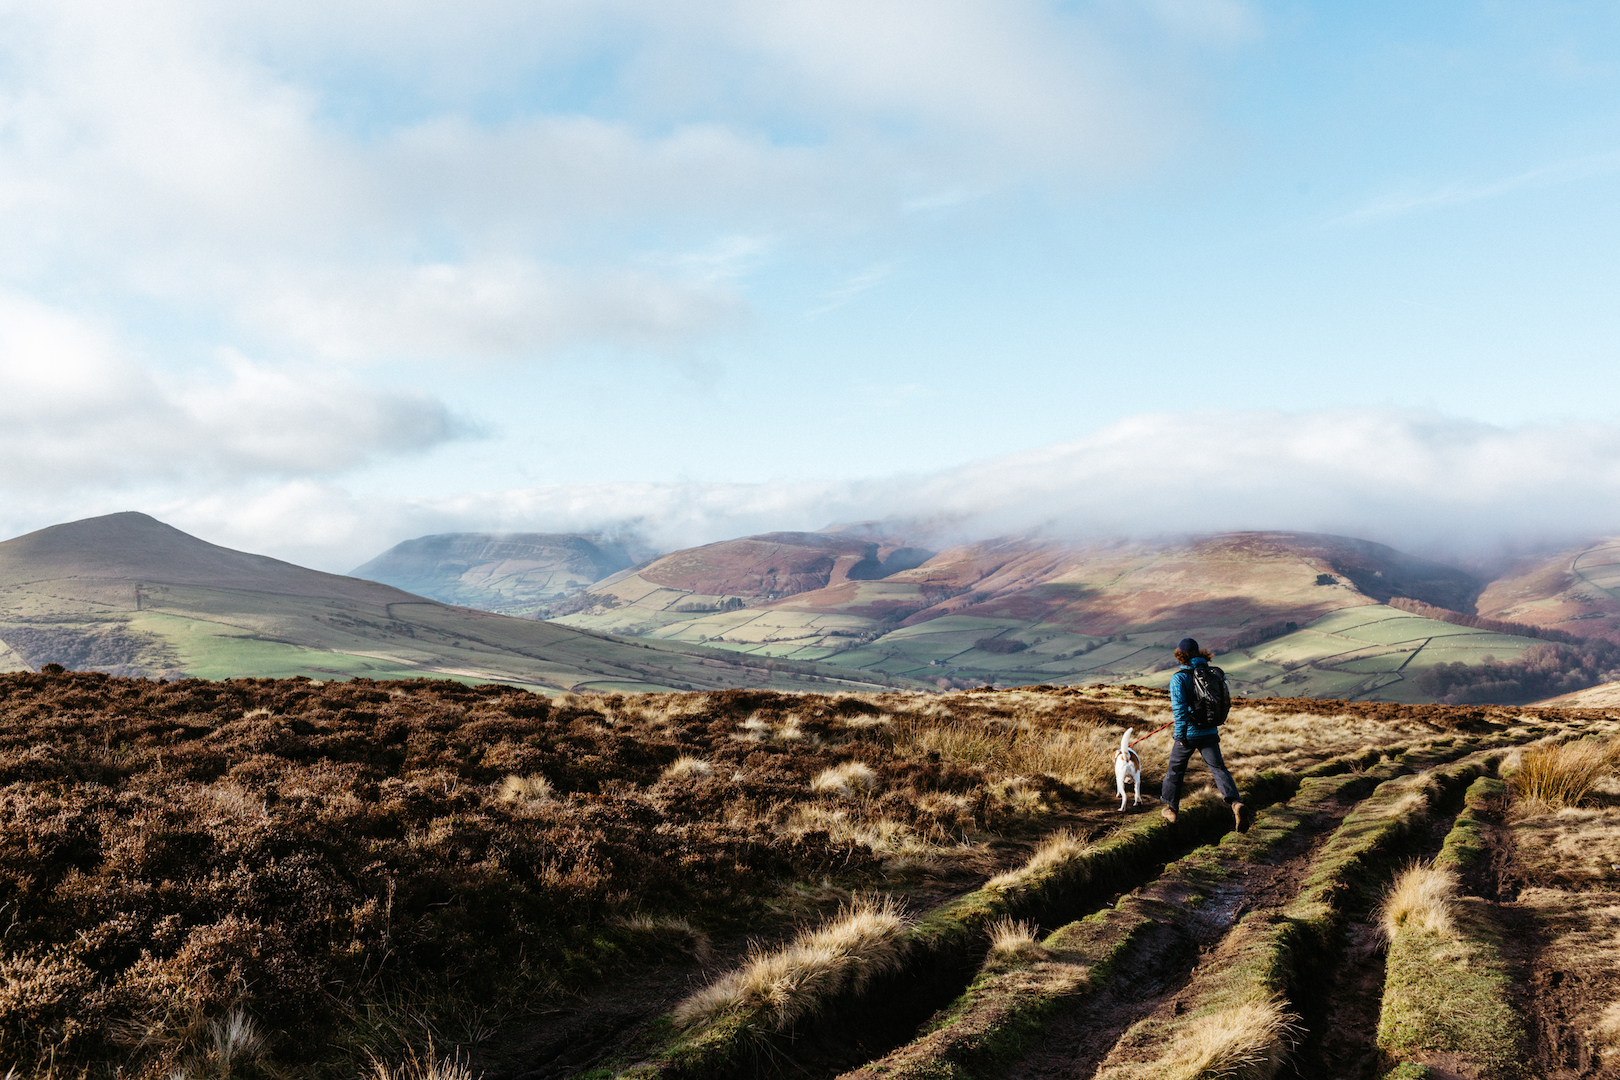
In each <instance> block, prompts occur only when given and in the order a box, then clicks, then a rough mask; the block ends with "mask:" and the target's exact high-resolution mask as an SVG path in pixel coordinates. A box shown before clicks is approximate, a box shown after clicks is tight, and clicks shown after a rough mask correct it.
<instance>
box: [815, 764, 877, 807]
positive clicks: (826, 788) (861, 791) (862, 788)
mask: <svg viewBox="0 0 1620 1080" xmlns="http://www.w3.org/2000/svg"><path fill="white" fill-rule="evenodd" d="M877 786H878V774H877V770H875V769H873V768H872V766H870V765H867V764H865V763H863V762H859V761H846V762H845V763H844V764H842V765H837V766H834V767H833V768H831V769H823V770H821V772H819V773H817V774H816V777H815V779H813V780H811V781H810V790H811V791H815V792H820V793H822V794H827V795H838V796H840V797H842V798H845V799H848V798H852V797H854V796H856V795H870V794H871V793H872V792H874V791H876V790H877Z"/></svg>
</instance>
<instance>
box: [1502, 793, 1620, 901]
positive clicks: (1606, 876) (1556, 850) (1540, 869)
mask: <svg viewBox="0 0 1620 1080" xmlns="http://www.w3.org/2000/svg"><path fill="white" fill-rule="evenodd" d="M1514 844H1515V847H1516V851H1515V857H1516V861H1517V862H1518V863H1519V865H1520V867H1521V868H1523V869H1524V870H1525V871H1526V872H1528V873H1530V874H1533V875H1534V876H1535V878H1536V880H1539V881H1545V882H1552V883H1562V884H1568V885H1573V886H1586V885H1598V884H1611V883H1612V882H1613V881H1614V880H1615V878H1616V876H1620V807H1584V806H1583V807H1574V806H1569V807H1565V808H1564V809H1562V810H1559V811H1557V812H1554V813H1546V812H1544V813H1540V814H1521V815H1519V816H1518V817H1517V819H1516V820H1515V822H1514Z"/></svg>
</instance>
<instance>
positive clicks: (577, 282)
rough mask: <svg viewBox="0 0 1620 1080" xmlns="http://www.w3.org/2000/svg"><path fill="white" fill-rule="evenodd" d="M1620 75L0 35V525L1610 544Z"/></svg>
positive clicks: (1025, 12)
mask: <svg viewBox="0 0 1620 1080" xmlns="http://www.w3.org/2000/svg"><path fill="white" fill-rule="evenodd" d="M1617 62H1620V9H1616V8H1614V7H1613V6H1612V5H1604V4H1597V3H1550V2H1549V3H1511V4H1510V3H1461V2H1457V3H1439V2H1437V3H1429V4H1422V5H1412V4H1395V3H1363V4H1354V5H1346V4H1329V3H1243V2H1241V0H1140V2H1127V0H1094V2H1090V3H1041V2H1036V0H864V2H857V0H821V2H810V0H782V2H780V3H772V4H758V3H755V4H745V3H739V2H735V0H689V2H686V3H667V2H666V3H652V2H650V0H600V2H586V0H549V2H540V3H535V2H529V3H516V2H508V0H467V2H463V3H458V4H456V5H449V4H413V3H409V2H406V3H392V4H381V3H376V2H374V0H323V2H322V3H320V4H315V3H312V2H307V0H287V2H283V3H278V4H276V5H268V4H263V5H259V4H246V3H238V4H231V5H225V4H208V3H201V2H198V0H157V2H153V3H150V4H142V5H139V6H138V7H134V6H130V5H119V4H115V3H111V2H105V0H87V2H77V3H49V4H46V3H19V4H0V229H3V230H4V235H6V236H7V238H8V242H7V244H6V245H4V249H3V250H0V375H4V376H5V379H6V382H7V383H8V384H9V385H10V387H11V390H10V392H9V393H8V395H7V396H6V399H5V400H3V401H0V449H3V450H4V452H5V454H6V457H7V458H8V460H9V461H10V468H9V469H7V470H6V471H5V475H4V476H3V477H0V492H3V494H4V495H5V496H6V498H5V500H4V503H3V505H4V509H3V510H0V526H3V527H4V531H5V532H6V533H7V535H10V534H15V533H17V532H21V531H25V530H27V529H30V528H36V527H39V526H42V525H46V524H51V523H53V522H55V521H60V520H67V519H71V518H75V517H81V516H85V515H87V514H92V513H100V512H106V511H109V510H116V509H126V508H137V509H144V510H148V511H149V512H153V513H157V514H159V515H160V516H163V517H165V519H167V520H170V521H173V522H174V523H175V524H178V525H180V526H182V527H185V528H190V529H192V530H194V531H196V532H198V533H199V534H201V535H204V536H206V537H208V538H210V539H215V540H218V541H220V542H225V543H231V544H233V545H236V546H242V547H248V548H251V549H254V550H261V551H267V552H270V553H273V554H280V555H283V556H285V557H289V558H296V559H299V560H301V561H306V562H310V563H312V564H314V565H319V566H322V567H323V568H328V569H339V570H341V569H346V568H347V567H348V566H352V565H355V564H356V563H358V562H361V561H363V560H364V559H366V558H368V557H370V555H372V554H375V553H376V551H377V550H380V549H381V548H382V547H386V546H387V545H389V544H391V543H393V542H396V541H397V540H400V539H405V538H407V537H409V536H412V535H417V534H419V533H422V532H428V531H443V530H447V529H462V528H465V529H543V530H549V529H589V528H599V527H604V526H608V525H612V524H614V523H616V522H623V521H632V522H634V523H635V525H636V527H637V528H640V529H642V530H643V531H644V532H646V533H647V534H648V535H649V536H651V537H652V538H653V539H654V540H655V542H659V543H663V544H675V543H691V542H698V541H702V540H708V539H715V538H718V537H721V536H725V535H733V534H735V533H737V532H741V531H748V530H751V529H763V528H772V527H784V528H796V527H818V526H820V525H822V524H825V523H826V522H827V521H829V520H833V519H836V518H842V517H848V516H855V517H882V516H885V515H888V514H907V515H925V516H926V515H929V514H932V513H937V514H946V515H949V516H951V517H952V519H953V520H962V521H972V522H977V524H976V525H974V526H973V527H976V528H982V529H989V528H995V529H1023V528H1032V527H1041V526H1047V527H1054V526H1055V525H1056V524H1061V525H1062V527H1065V528H1073V529H1077V530H1090V531H1100V530H1113V531H1133V532H1141V531H1154V530H1164V529H1180V528H1275V527H1283V528H1307V529H1317V528H1321V529H1335V530H1338V531H1348V532H1354V533H1357V534H1360V535H1368V536H1371V537H1373V538H1376V539H1385V540H1390V541H1393V542H1397V543H1403V544H1411V545H1414V546H1419V547H1423V548H1425V549H1426V550H1442V549H1445V548H1447V547H1448V546H1450V547H1457V548H1461V547H1467V546H1470V545H1472V546H1475V547H1477V546H1479V545H1480V544H1481V543H1484V542H1487V541H1488V542H1489V543H1493V544H1515V545H1526V544H1532V543H1540V542H1556V541H1560V540H1563V539H1567V538H1569V537H1574V536H1578V535H1583V534H1588V533H1592V532H1605V531H1607V532H1612V531H1615V530H1616V529H1617V528H1620V521H1616V520H1614V516H1615V515H1613V514H1611V511H1610V510H1609V507H1611V506H1614V505H1615V502H1614V496H1615V495H1616V494H1620V471H1617V468H1620V466H1616V465H1615V464H1613V462H1614V461H1615V457H1614V456H1613V455H1612V454H1611V453H1610V450H1611V449H1612V448H1613V447H1614V446H1616V445H1620V424H1617V419H1620V418H1617V416H1616V406H1615V395H1614V394H1613V393H1612V392H1611V389H1612V387H1613V386H1614V377H1613V375H1612V374H1611V373H1610V372H1611V370H1612V369H1613V368H1614V367H1615V360H1616V353H1617V345H1620V314H1617V312H1620V305H1617V304H1616V303H1615V297H1616V296H1617V295H1620V288H1617V287H1620V260H1617V257H1616V255H1615V252H1617V251H1620V243H1617V240H1620V237H1617V236H1616V235H1615V234H1616V232H1617V229H1620V215H1617V214H1616V213H1615V212H1614V210H1613V207H1614V206H1615V205H1616V199H1617V196H1620V68H1617ZM1185 461H1200V462H1202V463H1204V468H1205V469H1206V470H1207V471H1208V472H1209V473H1210V474H1211V475H1219V476H1220V477H1221V483H1222V485H1223V487H1222V491H1223V492H1224V493H1225V495H1224V502H1223V503H1222V504H1221V506H1220V507H1219V509H1218V510H1217V511H1212V512H1211V513H1210V514H1208V515H1206V516H1204V517H1191V518H1189V517H1187V516H1186V515H1185V514H1183V513H1181V512H1180V511H1176V512H1171V511H1169V510H1167V509H1166V506H1167V504H1168V503H1167V496H1166V492H1169V491H1172V490H1173V487H1174V480H1173V477H1172V476H1170V475H1169V471H1170V466H1171V463H1174V462H1185ZM1306 491H1311V492H1313V494H1312V495H1311V496H1310V497H1309V498H1306V497H1304V496H1303V494H1302V493H1304V492H1306ZM924 492H926V493H929V494H928V496H927V498H923V497H922V494H921V493H924ZM1011 492H1016V493H1017V494H1016V496H1014V495H1012V494H1009V493H1011ZM1321 492H1325V494H1322V493H1321ZM1105 504H1106V505H1105ZM967 527H968V526H964V528H967Z"/></svg>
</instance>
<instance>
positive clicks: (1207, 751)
mask: <svg viewBox="0 0 1620 1080" xmlns="http://www.w3.org/2000/svg"><path fill="white" fill-rule="evenodd" d="M1194 750H1196V751H1198V753H1199V754H1200V755H1201V756H1202V757H1203V759H1204V764H1205V765H1208V766H1209V771H1210V774H1211V775H1213V776H1214V777H1215V790H1216V791H1219V792H1220V793H1221V798H1223V799H1225V800H1226V801H1227V802H1229V803H1235V802H1237V801H1238V798H1239V796H1238V789H1237V783H1236V782H1235V781H1234V780H1233V779H1232V774H1231V773H1229V772H1227V771H1226V762H1225V761H1223V760H1222V759H1221V737H1220V736H1219V735H1205V736H1203V737H1202V738H1198V739H1176V740H1175V741H1174V742H1172V743H1171V744H1170V764H1169V765H1167V766H1165V770H1164V786H1163V787H1161V788H1160V789H1159V798H1161V799H1163V800H1164V801H1165V802H1166V803H1168V804H1169V805H1170V806H1172V807H1179V806H1180V805H1181V778H1182V777H1183V776H1185V775H1187V762H1189V761H1191V760H1192V756H1193V751H1194Z"/></svg>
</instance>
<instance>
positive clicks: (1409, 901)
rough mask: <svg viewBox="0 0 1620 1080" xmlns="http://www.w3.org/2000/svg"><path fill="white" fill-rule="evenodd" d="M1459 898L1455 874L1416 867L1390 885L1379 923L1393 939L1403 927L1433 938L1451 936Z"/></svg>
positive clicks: (1407, 870) (1418, 864)
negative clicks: (1453, 913)
mask: <svg viewBox="0 0 1620 1080" xmlns="http://www.w3.org/2000/svg"><path fill="white" fill-rule="evenodd" d="M1456 897H1457V875H1456V874H1454V873H1452V872H1451V871H1450V870H1443V869H1440V868H1439V867H1435V866H1430V865H1426V864H1422V863H1414V864H1413V865H1411V866H1409V867H1407V868H1406V869H1405V870H1403V871H1401V873H1400V874H1398V875H1397V876H1396V878H1395V880H1394V882H1393V883H1391V885H1390V887H1389V891H1388V892H1387V893H1386V894H1385V896H1384V903H1383V905H1382V906H1381V907H1380V908H1379V912H1378V916H1379V921H1380V922H1381V923H1382V924H1383V927H1384V933H1385V934H1387V935H1388V936H1389V937H1390V938H1391V939H1394V937H1395V935H1396V933H1398V932H1399V931H1400V929H1401V928H1402V927H1403V926H1404V927H1410V928H1413V929H1419V930H1425V931H1428V932H1429V933H1432V934H1450V933H1452V932H1453V931H1454V930H1455V922H1454V921H1453V919H1452V905H1453V902H1454V901H1455V900H1456Z"/></svg>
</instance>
